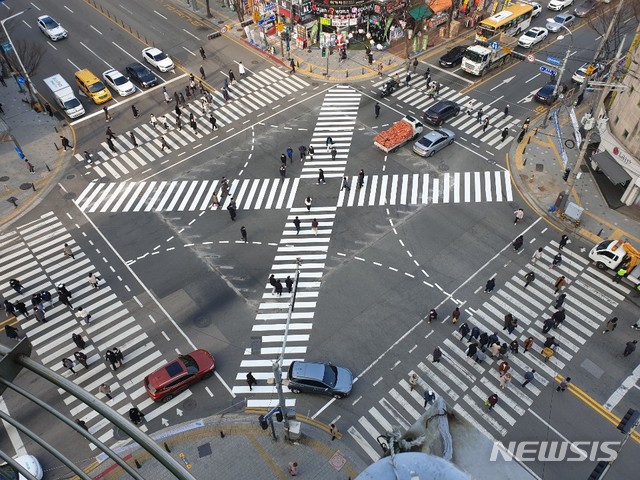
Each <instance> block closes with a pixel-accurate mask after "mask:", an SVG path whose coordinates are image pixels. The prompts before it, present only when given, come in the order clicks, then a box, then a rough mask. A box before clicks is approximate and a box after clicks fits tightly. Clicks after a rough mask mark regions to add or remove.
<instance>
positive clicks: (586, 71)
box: [584, 65, 596, 76]
mask: <svg viewBox="0 0 640 480" xmlns="http://www.w3.org/2000/svg"><path fill="white" fill-rule="evenodd" d="M595 71H596V67H594V66H593V65H589V66H588V67H587V68H586V69H585V71H584V73H586V74H587V76H589V75H593V72H595Z"/></svg>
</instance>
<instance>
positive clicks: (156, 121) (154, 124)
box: [149, 113, 158, 128]
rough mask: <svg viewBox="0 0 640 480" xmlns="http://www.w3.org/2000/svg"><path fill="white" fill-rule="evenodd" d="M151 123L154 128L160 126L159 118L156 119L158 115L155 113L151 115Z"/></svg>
mask: <svg viewBox="0 0 640 480" xmlns="http://www.w3.org/2000/svg"><path fill="white" fill-rule="evenodd" d="M149 123H150V124H151V126H152V127H153V128H156V127H157V126H158V120H156V116H155V115H154V114H153V113H152V114H151V116H150V117H149Z"/></svg>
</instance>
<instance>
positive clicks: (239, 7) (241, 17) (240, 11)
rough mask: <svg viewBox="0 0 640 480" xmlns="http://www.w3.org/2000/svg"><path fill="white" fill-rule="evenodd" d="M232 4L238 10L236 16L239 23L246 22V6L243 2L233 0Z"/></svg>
mask: <svg viewBox="0 0 640 480" xmlns="http://www.w3.org/2000/svg"><path fill="white" fill-rule="evenodd" d="M231 3H232V4H233V7H234V8H235V10H236V15H238V21H240V22H244V10H243V8H244V6H243V4H242V0H231Z"/></svg>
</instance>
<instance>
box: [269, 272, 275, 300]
mask: <svg viewBox="0 0 640 480" xmlns="http://www.w3.org/2000/svg"><path fill="white" fill-rule="evenodd" d="M269 285H271V286H272V287H273V288H272V289H271V295H274V294H275V293H276V276H275V275H274V274H273V273H272V274H271V275H269Z"/></svg>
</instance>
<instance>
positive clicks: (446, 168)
mask: <svg viewBox="0 0 640 480" xmlns="http://www.w3.org/2000/svg"><path fill="white" fill-rule="evenodd" d="M450 169H451V167H449V165H447V164H446V163H441V164H440V165H438V171H439V172H448V171H449V170H450Z"/></svg>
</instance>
